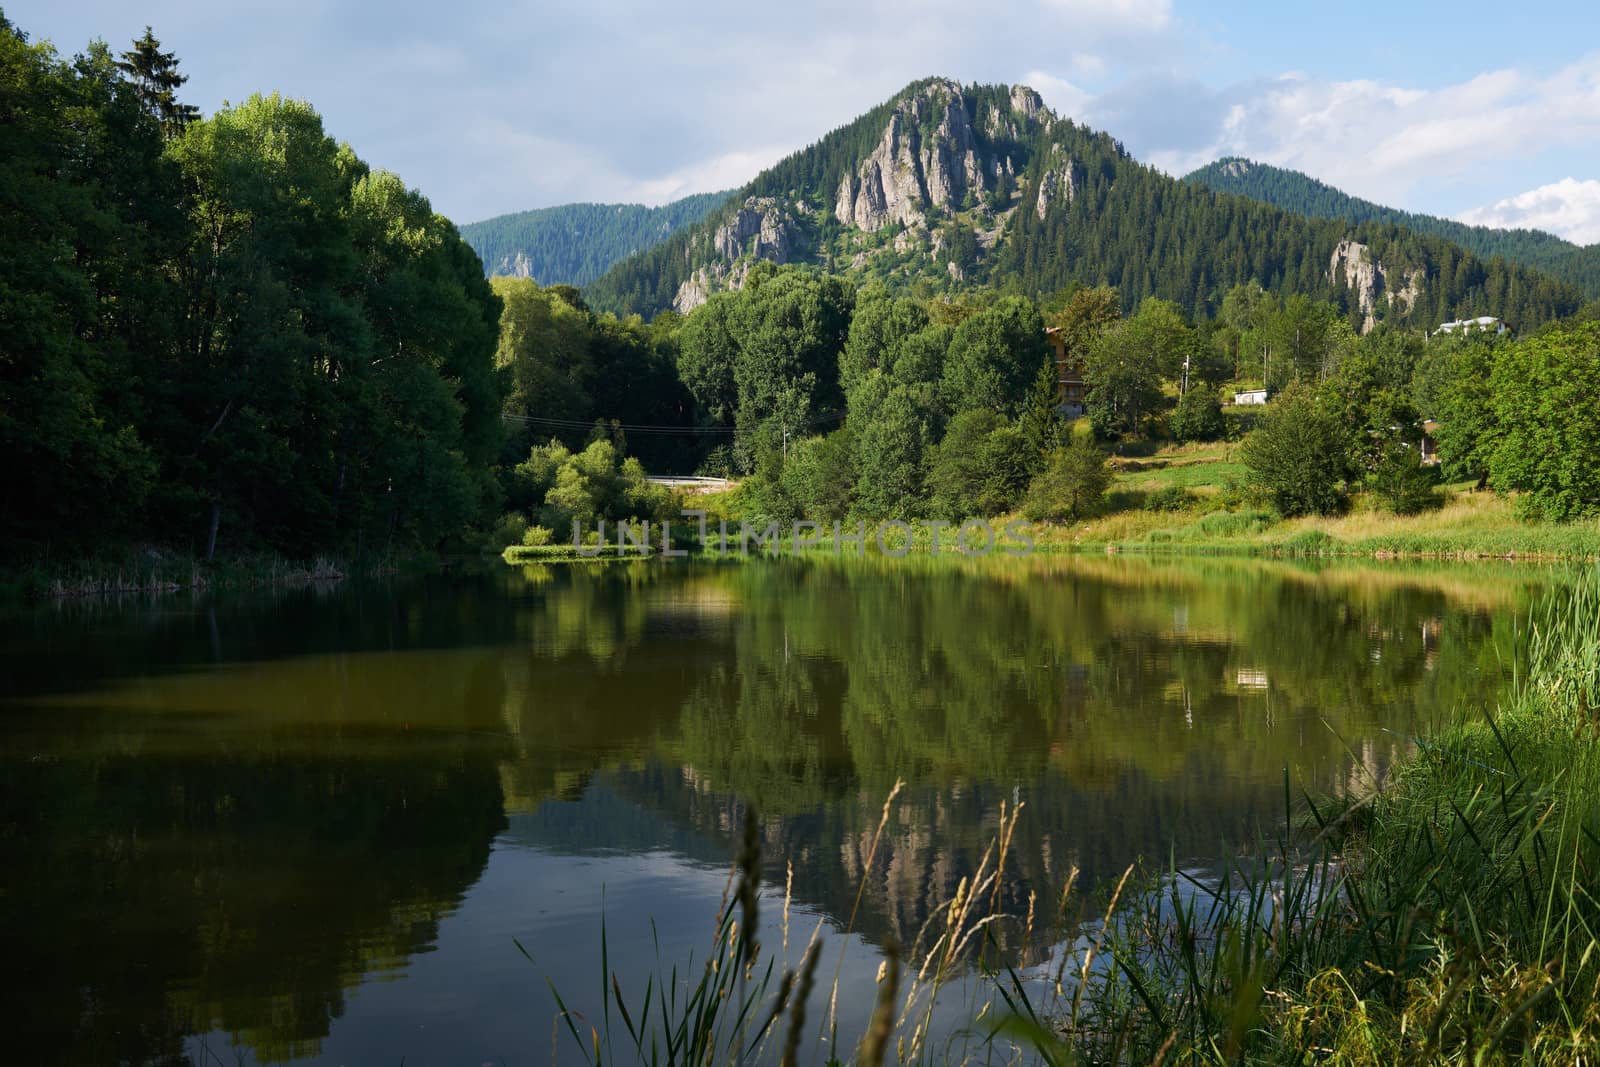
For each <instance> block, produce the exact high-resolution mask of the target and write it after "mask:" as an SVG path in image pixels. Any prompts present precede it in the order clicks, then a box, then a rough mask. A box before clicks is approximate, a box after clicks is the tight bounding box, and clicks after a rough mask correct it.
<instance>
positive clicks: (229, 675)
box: [0, 558, 1559, 1065]
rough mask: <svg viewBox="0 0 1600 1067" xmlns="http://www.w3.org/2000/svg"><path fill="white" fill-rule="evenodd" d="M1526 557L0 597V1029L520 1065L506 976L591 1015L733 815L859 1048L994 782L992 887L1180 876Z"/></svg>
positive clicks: (295, 1054)
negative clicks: (874, 1001)
mask: <svg viewBox="0 0 1600 1067" xmlns="http://www.w3.org/2000/svg"><path fill="white" fill-rule="evenodd" d="M1556 580H1559V575H1557V574H1552V573H1551V572H1545V571H1539V570H1534V569H1531V568H1527V567H1507V566H1491V565H1487V564H1480V565H1477V566H1475V567H1473V566H1462V567H1455V568H1451V567H1431V568H1401V567H1391V568H1357V567H1343V566H1340V567H1331V568H1308V567H1302V566H1297V565H1290V564H1282V563H1262V562H1242V561H1204V560H1200V561H1196V560H1188V561H1174V560H1144V559H1123V558H1105V559H1102V558H1056V559H1035V560H1027V561H999V560H994V561H984V562H979V563H972V564H963V563H946V562H943V561H934V560H927V559H917V558H912V559H908V560H904V561H883V560H880V561H866V562H848V563H835V562H827V561H817V562H800V561H784V562H769V563H746V564H742V565H733V564H729V565H714V564H703V563H678V564H663V563H651V564H634V565H621V564H618V565H610V566H592V567H588V566H585V567H566V568H549V569H528V570H525V571H513V570H506V571H502V572H497V573H493V574H488V575H482V576H474V577H452V578H437V579H429V580H426V581H396V582H393V583H388V584H382V585H375V586H374V585H368V586H356V585H347V586H345V587H342V588H338V589H331V590H327V589H323V590H319V589H299V590H282V591H276V592H273V593H271V594H266V595H260V596H237V597H224V598H202V599H189V598H186V597H170V598H163V599H160V600H155V601H134V602H128V603H116V604H106V603H67V604H62V605H52V606H49V607H45V608H40V609H36V610H32V611H29V612H27V613H23V614H20V615H13V616H10V617H8V618H6V619H4V620H0V639H3V640H0V668H3V673H0V944H3V945H4V947H5V954H6V968H5V975H6V977H5V979H4V982H5V985H6V986H7V987H8V988H6V990H5V1002H6V1004H7V1011H6V1014H7V1017H8V1019H7V1024H8V1025H7V1030H8V1042H9V1044H10V1051H9V1052H8V1056H13V1057H15V1060H14V1061H15V1062H27V1063H50V1062H63V1063H112V1062H134V1063H144V1062H151V1063H155V1062H160V1063H172V1062H193V1063H219V1062H220V1063H228V1064H233V1063H239V1062H245V1063H249V1062H281V1061H307V1062H318V1063H348V1064H356V1063H395V1064H398V1063H400V1062H401V1061H402V1060H403V1061H404V1062H405V1063H406V1064H412V1065H415V1064H435V1063H438V1064H456V1063H461V1064H480V1063H490V1062H492V1063H496V1064H499V1063H505V1064H527V1063H541V1064H544V1063H549V1062H550V1058H551V1042H552V1033H553V1031H552V1023H553V1020H554V1017H555V1006H554V1003H553V1001H552V999H551V996H550V993H549V992H548V990H547V988H546V986H545V982H544V978H545V976H546V975H547V974H548V975H549V976H551V977H552V978H554V979H555V980H557V982H558V983H559V985H560V986H561V988H562V990H563V992H564V993H566V995H567V997H568V1000H569V1001H570V1002H572V1004H573V1005H574V1006H575V1007H578V1008H580V1009H581V1010H588V1011H591V1012H594V1011H596V1010H597V1009H598V1007H599V993H598V990H599V988H600V982H601V976H600V959H599V934H600V925H601V921H602V916H604V919H605V922H606V926H607V929H608V941H609V952H610V962H611V966H612V968H613V970H615V971H617V972H619V973H620V975H621V976H622V977H623V980H624V984H625V985H626V984H627V982H628V978H629V976H630V975H631V976H636V977H638V979H639V983H640V984H642V976H643V975H644V974H645V973H646V972H647V971H653V970H654V969H655V968H656V962H655V961H656V959H657V957H658V955H659V957H660V959H661V960H662V961H664V964H665V966H667V967H670V966H671V964H672V963H674V962H676V963H679V964H683V963H685V962H686V961H688V960H689V959H690V956H691V953H693V954H694V955H695V958H697V959H698V958H701V957H702V956H703V954H704V950H705V945H706V943H707V942H708V941H709V938H710V934H711V932H712V925H713V922H714V915H715V912H716V909H717V906H718V902H719V901H720V900H721V898H722V895H723V893H724V890H725V885H726V871H727V866H728V859H729V857H730V855H731V853H732V852H733V850H734V847H735V842H736V840H737V836H738V828H739V825H740V822H741V819H742V817H743V812H744V810H745V807H744V805H745V804H753V805H755V806H756V808H757V810H759V812H760V816H761V825H762V838H763V846H764V854H765V856H766V858H767V877H768V884H769V896H768V897H767V901H768V902H767V904H766V905H765V906H764V917H765V918H766V919H767V927H768V929H767V931H766V934H765V936H764V938H763V940H764V943H765V944H766V945H768V946H769V948H770V949H771V950H772V951H774V952H777V951H779V950H780V946H781V939H782V936H783V934H782V929H781V926H779V925H778V923H779V916H780V915H781V911H782V894H783V885H784V882H785V879H786V877H787V876H788V867H787V865H789V864H792V868H793V875H792V878H793V883H792V885H793V890H792V893H793V906H792V910H791V915H790V925H791V928H792V929H791V934H790V937H791V941H792V943H791V944H790V945H789V946H788V955H789V959H790V961H791V963H792V962H794V960H795V959H796V958H797V957H798V955H799V952H800V949H801V947H802V946H803V943H804V940H805V939H806V938H807V937H809V936H810V933H811V931H812V929H813V928H815V927H816V926H817V924H818V923H819V922H820V923H822V924H823V931H824V934H826V935H828V936H829V937H830V943H831V944H832V945H833V946H834V947H835V948H838V947H839V946H841V945H847V946H848V947H847V950H846V952H845V960H846V963H845V966H844V967H843V969H842V971H841V974H842V977H841V985H842V988H841V994H840V997H839V1003H840V1008H841V1017H840V1033H841V1034H858V1033H859V1032H860V1028H861V1024H862V1022H863V1021H864V1019H865V1015H866V1012H867V1011H868V1010H869V1009H870V1002H871V997H872V988H873V974H874V972H875V969H876V963H877V956H876V951H877V949H876V946H877V945H880V944H881V943H882V942H883V939H884V938H885V937H886V936H888V935H891V934H893V935H895V936H896V937H897V938H898V940H899V941H900V942H902V943H904V942H907V941H910V940H911V939H912V938H913V937H914V936H915V935H916V932H917V930H918V929H919V927H921V925H922V923H923V922H924V921H925V920H926V918H927V917H928V915H929V912H930V910H931V909H933V908H934V907H936V906H937V905H938V904H939V903H940V902H941V901H943V900H945V899H947V898H948V897H949V896H950V894H951V893H952V892H953V891H954V889H955V887H956V885H957V883H958V882H959V881H960V879H961V878H962V877H963V876H965V875H967V874H969V873H970V872H971V870H972V868H973V867H974V866H975V865H976V863H977V860H978V857H979V855H980V854H981V852H982V850H983V848H984V846H985V845H986V844H987V842H988V841H989V839H990V838H991V837H992V836H993V834H994V831H995V825H996V820H997V818H998V815H999V809H1000V805H1001V803H1002V802H1007V803H1010V804H1015V803H1016V802H1019V801H1021V802H1024V803H1025V808H1024V811H1023V815H1022V817H1021V820H1020V822H1019V824H1018V829H1017V834H1016V841H1015V844H1014V846H1013V852H1012V858H1011V860H1010V862H1009V865H1008V868H1007V877H1006V883H1005V886H1004V892H1003V898H1004V901H1005V903H1006V905H1007V906H1008V907H1009V908H1011V909H1013V910H1019V911H1020V910H1024V909H1025V908H1026V901H1027V898H1028V894H1029V893H1030V892H1037V893H1038V894H1039V897H1040V898H1041V899H1043V900H1048V899H1053V897H1054V894H1055V893H1056V892H1057V891H1058V890H1059V887H1060V885H1061V883H1062V879H1063V878H1064V877H1065V876H1066V872H1067V871H1068V870H1070V869H1071V868H1073V867H1077V868H1080V869H1081V871H1082V872H1083V873H1082V875H1081V876H1080V880H1079V885H1080V887H1086V889H1087V892H1086V894H1085V896H1086V899H1087V898H1088V897H1092V896H1093V894H1094V892H1095V891H1096V889H1097V887H1100V891H1101V892H1103V887H1104V886H1105V885H1107V884H1109V882H1111V881H1114V880H1115V879H1116V878H1117V877H1118V876H1119V875H1120V874H1121V872H1122V871H1123V869H1124V868H1125V867H1126V866H1127V865H1128V864H1129V863H1131V862H1133V861H1135V860H1138V859H1141V858H1142V859H1145V860H1147V861H1154V862H1155V863H1156V864H1157V865H1165V864H1168V863H1172V862H1176V863H1178V864H1180V865H1183V866H1187V867H1191V868H1200V869H1205V868H1206V867H1208V866H1210V865H1214V864H1215V863H1217V862H1218V861H1219V860H1220V859H1221V858H1223V857H1225V856H1227V855H1229V854H1231V853H1233V852H1235V851H1237V850H1239V849H1240V848H1242V847H1246V846H1248V845H1249V844H1250V843H1251V842H1253V841H1255V840H1257V839H1258V837H1257V835H1258V834H1262V833H1265V834H1268V835H1270V834H1272V833H1273V832H1274V829H1275V827H1276V826H1277V825H1278V823H1279V822H1280V821H1281V819H1282V813H1283V805H1284V790H1285V775H1286V773H1287V776H1288V779H1289V781H1290V782H1292V784H1293V788H1294V789H1295V790H1296V791H1298V790H1299V789H1302V788H1304V789H1307V790H1310V791H1312V792H1318V791H1321V792H1327V791H1338V790H1344V789H1362V788H1367V787H1368V784H1369V783H1370V782H1371V781H1372V780H1374V778H1375V777H1376V778H1381V777H1382V776H1383V775H1384V774H1385V773H1386V771H1387V769H1388V767H1389V766H1390V765H1391V763H1392V762H1393V760H1394V759H1395V758H1396V756H1398V755H1400V754H1402V753H1403V752H1404V751H1405V748H1406V745H1407V743H1408V742H1407V738H1409V737H1412V736H1415V735H1416V734H1417V733H1418V732H1421V731H1425V730H1426V729H1428V727H1429V724H1431V723H1434V722H1437V721H1438V720H1440V719H1441V718H1442V717H1443V716H1445V715H1446V714H1448V713H1449V712H1451V711H1452V710H1453V709H1460V708H1471V707H1473V706H1476V705H1483V704H1488V703H1491V702H1492V701H1493V700H1494V698H1495V696H1496V694H1497V692H1498V691H1499V689H1500V687H1501V686H1502V685H1503V684H1504V680H1505V678H1506V676H1507V675H1508V674H1509V671H1510V664H1511V662H1512V658H1513V650H1514V648H1515V645H1516V639H1515V632H1516V630H1517V629H1518V628H1519V624H1520V620H1521V618H1522V617H1525V614H1526V611H1527V608H1528V606H1529V604H1530V602H1531V600H1532V598H1533V597H1534V596H1535V594H1536V591H1537V590H1538V589H1539V588H1540V587H1542V586H1544V585H1546V584H1548V583H1550V582H1551V581H1556ZM896 779H904V780H905V782H906V788H905V790H904V791H903V792H902V793H901V795H900V797H899V798H898V799H897V801H896V803H895V805H894V806H893V808H892V810H891V812H890V819H889V823H888V828H887V832H886V836H885V838H884V842H883V845H882V846H881V848H880V850H879V853H878V855H877V858H876V861H875V862H874V863H873V864H872V866H871V868H870V869H867V868H866V859H867V853H868V850H869V848H870V844H871V839H872V834H873V830H874V828H875V827H876V826H877V824H878V821H879V817H880V814H881V812H882V810H883V804H884V798H885V796H886V795H887V794H888V792H889V790H890V789H891V788H892V787H893V784H894V782H895V781H896ZM863 879H865V884H866V891H865V893H864V895H863V898H862V904H861V911H860V914H859V915H858V916H857V918H856V920H855V924H854V928H853V931H852V932H850V933H849V934H848V935H847V936H846V935H845V934H844V931H843V927H844V926H845V925H846V922H847V920H848V918H849V916H850V913H851V910H852V907H853V906H854V904H855V901H856V896H857V891H858V888H859V887H860V886H861V885H862V882H863ZM773 887H776V888H773ZM513 939H516V940H517V941H520V943H521V944H522V945H523V946H524V947H525V948H526V949H527V950H528V952H529V953H530V954H531V955H532V956H533V958H534V961H533V962H532V963H530V962H529V961H528V960H527V959H525V958H523V956H522V955H521V953H520V952H519V951H518V950H517V947H516V945H515V944H514V943H513ZM828 959H829V963H830V966H831V964H832V962H833V959H834V957H833V956H831V955H830V956H829V957H828ZM560 1051H561V1059H562V1060H563V1061H572V1060H575V1059H576V1058H577V1057H576V1055H575V1053H574V1050H572V1049H571V1048H563V1049H561V1050H560Z"/></svg>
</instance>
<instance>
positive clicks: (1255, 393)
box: [1233, 389, 1267, 407]
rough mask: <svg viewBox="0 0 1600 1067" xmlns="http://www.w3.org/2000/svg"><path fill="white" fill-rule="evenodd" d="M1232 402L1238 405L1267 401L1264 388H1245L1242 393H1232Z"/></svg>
mask: <svg viewBox="0 0 1600 1067" xmlns="http://www.w3.org/2000/svg"><path fill="white" fill-rule="evenodd" d="M1233 402H1234V404H1236V405H1238V406H1240V407H1244V406H1247V405H1261V404H1265V403H1266V402H1267V391H1266V390H1265V389H1246V390H1245V391H1244V392H1242V393H1234V394H1233Z"/></svg>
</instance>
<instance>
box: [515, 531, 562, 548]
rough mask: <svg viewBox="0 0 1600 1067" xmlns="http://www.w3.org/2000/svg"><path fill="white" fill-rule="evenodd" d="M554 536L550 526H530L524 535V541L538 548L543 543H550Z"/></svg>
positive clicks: (530, 546) (531, 546) (526, 544)
mask: <svg viewBox="0 0 1600 1067" xmlns="http://www.w3.org/2000/svg"><path fill="white" fill-rule="evenodd" d="M554 538H555V535H554V534H552V533H551V532H550V530H549V528H548V527H544V526H529V527H528V529H527V530H526V531H524V533H523V535H522V543H523V544H524V545H525V546H527V547H529V548H538V547H540V546H541V545H548V544H549V543H550V542H551V541H552V540H553V539H554Z"/></svg>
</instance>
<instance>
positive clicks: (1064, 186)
mask: <svg viewBox="0 0 1600 1067" xmlns="http://www.w3.org/2000/svg"><path fill="white" fill-rule="evenodd" d="M1055 156H1056V157H1057V158H1056V159H1053V160H1052V161H1051V166H1050V167H1049V168H1048V169H1046V170H1045V172H1044V173H1043V174H1041V175H1040V176H1039V199H1038V202H1037V203H1036V204H1035V205H1034V215H1035V216H1036V217H1037V218H1038V219H1039V221H1040V222H1043V221H1044V217H1045V215H1046V214H1047V213H1048V212H1049V211H1050V208H1051V207H1052V206H1054V205H1055V204H1057V203H1066V204H1070V203H1072V198H1073V196H1074V195H1076V193H1077V186H1076V185H1075V184H1074V182H1073V179H1072V160H1070V159H1067V158H1066V157H1065V156H1064V155H1063V153H1062V152H1061V149H1060V146H1059V145H1058V146H1057V147H1056V150H1055Z"/></svg>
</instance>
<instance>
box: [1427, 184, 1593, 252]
mask: <svg viewBox="0 0 1600 1067" xmlns="http://www.w3.org/2000/svg"><path fill="white" fill-rule="evenodd" d="M1457 218H1459V219H1460V220H1461V221H1462V222H1467V223H1471V224H1473V225H1475V226H1498V227H1504V228H1518V227H1522V228H1526V229H1530V230H1545V231H1547V232H1549V233H1553V234H1556V235H1557V236H1559V237H1565V238H1566V239H1567V240H1569V241H1574V242H1576V243H1578V244H1584V245H1587V244H1595V243H1596V242H1600V181H1596V180H1594V179H1592V178H1591V179H1590V180H1588V181H1578V180H1577V179H1576V178H1563V179H1561V180H1560V181H1558V182H1551V183H1550V184H1549V185H1541V186H1539V187H1538V188H1537V189H1529V190H1528V191H1527V192H1525V193H1518V194H1517V195H1516V196H1508V197H1506V198H1505V199H1504V200H1500V201H1496V202H1495V203H1493V204H1489V205H1488V206H1486V207H1480V208H1474V209H1473V210H1471V211H1466V212H1463V213H1462V214H1460V215H1458V216H1457Z"/></svg>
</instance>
